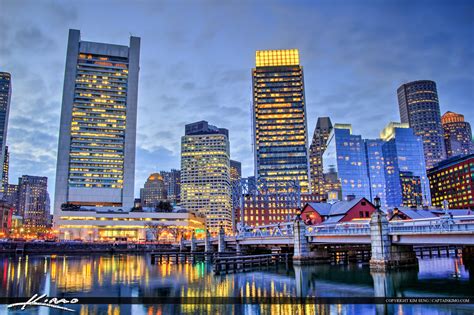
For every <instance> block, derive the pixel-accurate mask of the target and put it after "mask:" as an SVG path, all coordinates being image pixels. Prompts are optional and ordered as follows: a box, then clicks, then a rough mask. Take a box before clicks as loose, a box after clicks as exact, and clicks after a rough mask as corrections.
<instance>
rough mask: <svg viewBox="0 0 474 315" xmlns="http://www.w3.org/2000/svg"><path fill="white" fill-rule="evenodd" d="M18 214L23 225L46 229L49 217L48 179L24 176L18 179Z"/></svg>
mask: <svg viewBox="0 0 474 315" xmlns="http://www.w3.org/2000/svg"><path fill="white" fill-rule="evenodd" d="M17 197H18V213H19V215H21V216H22V217H23V224H24V225H26V226H32V227H46V216H47V215H49V196H48V178H47V177H41V176H30V175H23V176H22V177H20V178H19V179H18V195H17Z"/></svg>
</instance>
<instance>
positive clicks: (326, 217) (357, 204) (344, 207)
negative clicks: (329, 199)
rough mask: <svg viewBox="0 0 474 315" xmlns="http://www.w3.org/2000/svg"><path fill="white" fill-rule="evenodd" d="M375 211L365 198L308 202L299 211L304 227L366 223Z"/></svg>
mask: <svg viewBox="0 0 474 315" xmlns="http://www.w3.org/2000/svg"><path fill="white" fill-rule="evenodd" d="M375 210H376V209H375V206H374V205H373V204H372V203H371V202H370V201H369V200H367V199H366V198H354V199H349V200H343V201H336V202H333V203H326V202H309V203H307V204H305V206H304V207H303V210H302V211H301V219H302V220H303V221H304V222H305V224H306V225H319V224H335V223H341V222H353V221H368V220H370V217H371V215H372V214H373V213H374V211H375Z"/></svg>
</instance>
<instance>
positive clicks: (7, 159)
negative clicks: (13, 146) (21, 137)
mask: <svg viewBox="0 0 474 315" xmlns="http://www.w3.org/2000/svg"><path fill="white" fill-rule="evenodd" d="M9 169H10V153H9V152H8V146H7V145H6V146H5V153H4V155H3V173H2V182H1V184H0V185H1V187H0V192H3V194H5V192H6V191H7V189H8V187H7V186H8V171H9Z"/></svg>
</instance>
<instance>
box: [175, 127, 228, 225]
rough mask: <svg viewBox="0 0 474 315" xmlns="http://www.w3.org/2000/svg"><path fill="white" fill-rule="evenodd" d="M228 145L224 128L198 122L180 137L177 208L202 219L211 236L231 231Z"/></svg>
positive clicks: (187, 128)
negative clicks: (221, 230)
mask: <svg viewBox="0 0 474 315" xmlns="http://www.w3.org/2000/svg"><path fill="white" fill-rule="evenodd" d="M229 148H230V144H229V132H228V130H227V129H223V128H217V127H215V126H212V125H209V124H208V122H207V121H199V122H196V123H192V124H188V125H186V131H185V135H184V136H183V137H182V138H181V206H182V207H183V208H185V209H187V210H193V211H197V212H199V213H201V214H202V215H204V216H205V217H206V225H207V227H208V229H209V231H210V232H211V233H213V234H215V233H217V232H218V231H219V227H220V226H222V227H223V228H224V229H225V231H226V232H227V233H230V232H231V231H232V206H231V184H230V149H229Z"/></svg>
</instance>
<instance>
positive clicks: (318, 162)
mask: <svg viewBox="0 0 474 315" xmlns="http://www.w3.org/2000/svg"><path fill="white" fill-rule="evenodd" d="M331 130H332V123H331V119H330V118H329V117H318V122H317V123H316V128H315V129H314V134H313V140H312V142H311V145H310V146H309V167H310V173H311V190H312V192H313V194H318V195H319V196H320V197H322V198H323V199H327V196H324V192H325V189H324V176H323V153H324V151H325V150H326V143H327V141H328V139H329V134H330V133H331Z"/></svg>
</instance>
